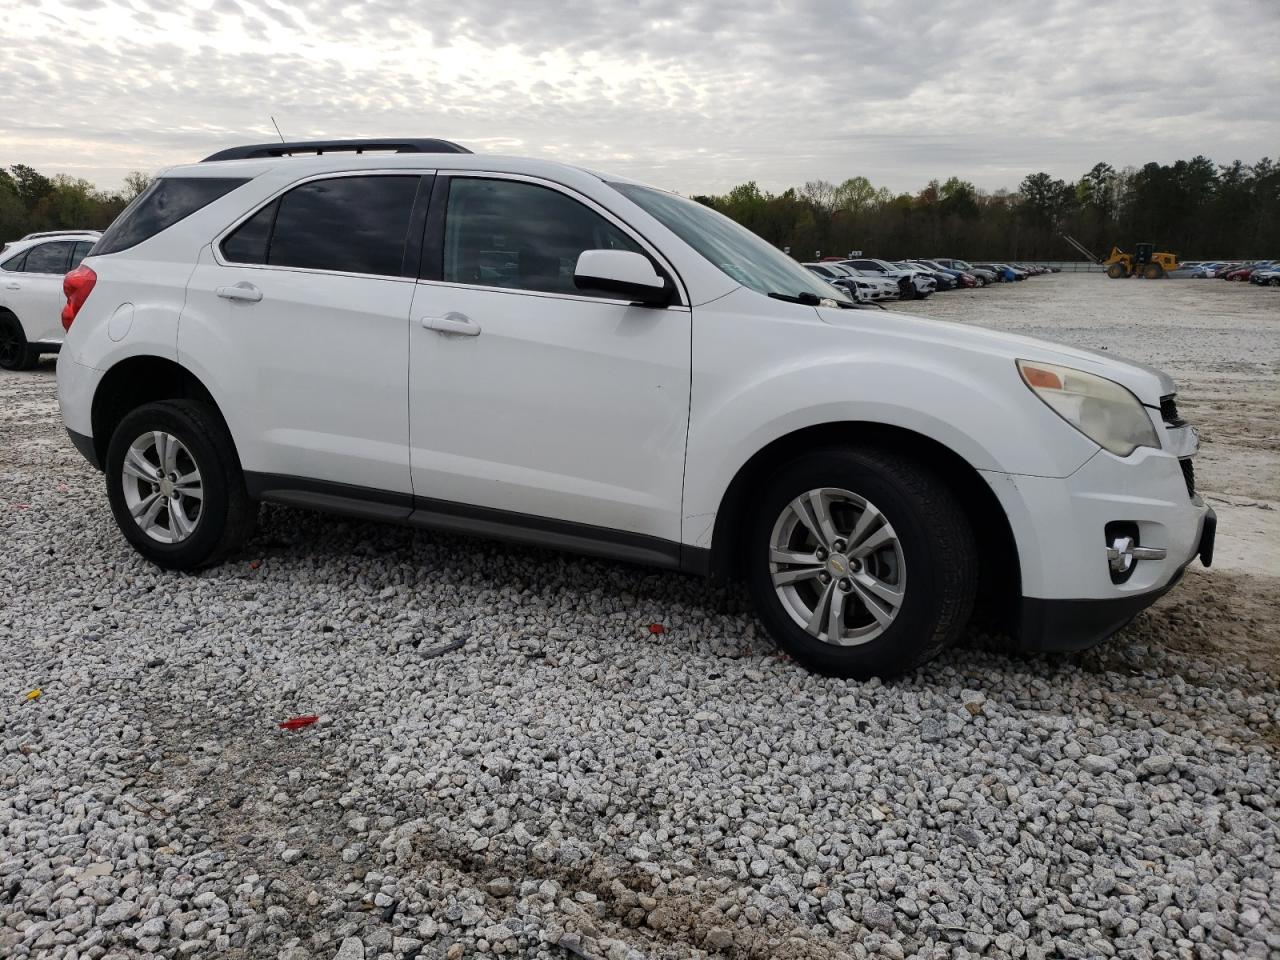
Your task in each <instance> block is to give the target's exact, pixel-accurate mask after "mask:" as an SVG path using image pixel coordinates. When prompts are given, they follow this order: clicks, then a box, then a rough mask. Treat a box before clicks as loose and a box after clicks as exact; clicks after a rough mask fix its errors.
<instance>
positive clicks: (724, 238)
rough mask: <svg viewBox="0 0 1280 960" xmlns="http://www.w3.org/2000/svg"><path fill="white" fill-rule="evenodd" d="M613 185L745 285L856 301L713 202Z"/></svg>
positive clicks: (630, 185) (771, 291)
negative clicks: (720, 211)
mask: <svg viewBox="0 0 1280 960" xmlns="http://www.w3.org/2000/svg"><path fill="white" fill-rule="evenodd" d="M610 186H612V187H613V188H614V189H615V190H617V191H618V192H619V193H621V194H622V195H623V196H625V197H626V198H627V199H628V200H631V201H632V202H633V203H635V204H636V205H637V206H639V207H641V208H642V209H643V210H644V211H645V212H646V213H648V214H649V215H650V216H652V217H653V218H654V219H655V220H657V221H658V222H659V223H661V224H662V225H663V226H664V227H666V228H667V229H668V230H670V231H671V232H672V233H674V234H675V235H676V236H677V237H679V238H680V239H681V240H683V241H684V242H685V243H687V244H688V245H689V246H691V247H693V249H694V250H696V251H697V252H698V253H700V254H701V255H702V256H703V257H705V258H706V259H707V260H709V261H711V263H713V264H715V266H717V267H718V268H720V270H722V271H724V272H725V273H726V274H728V275H729V276H730V277H732V278H733V279H734V280H736V281H738V283H740V284H742V285H743V286H744V287H750V288H751V289H752V290H755V291H757V292H759V293H764V294H781V295H782V296H786V297H797V296H800V295H802V294H811V295H813V296H817V297H822V298H824V299H828V300H840V301H843V302H845V303H851V302H852V301H850V300H849V298H848V296H847V295H846V294H845V293H844V292H843V291H841V290H840V289H839V288H838V287H833V286H831V285H830V284H829V283H827V282H826V281H824V280H822V279H821V278H820V277H818V276H816V275H815V274H813V273H811V272H810V271H808V270H806V269H805V268H804V267H802V266H800V264H798V263H796V262H795V261H794V260H792V259H791V258H790V257H788V256H787V255H786V254H785V253H783V252H782V251H781V250H778V249H777V248H775V247H773V246H771V245H770V244H768V243H766V242H765V241H764V240H761V239H760V238H759V237H758V236H756V235H755V234H754V233H752V232H751V231H750V230H748V229H747V228H746V227H742V226H739V225H738V224H737V223H734V222H733V221H732V220H730V219H729V218H728V217H726V216H724V215H723V214H720V213H717V212H716V211H714V210H712V209H711V208H710V207H706V206H703V205H702V204H700V203H697V202H695V201H693V200H686V199H685V198H684V197H678V196H676V195H675V194H674V193H667V192H665V191H663V190H655V189H653V188H652V187H642V186H639V185H637V184H633V183H613V184H610Z"/></svg>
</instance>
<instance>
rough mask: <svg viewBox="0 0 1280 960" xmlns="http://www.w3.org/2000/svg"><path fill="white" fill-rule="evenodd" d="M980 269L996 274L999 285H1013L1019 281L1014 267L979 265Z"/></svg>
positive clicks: (992, 264)
mask: <svg viewBox="0 0 1280 960" xmlns="http://www.w3.org/2000/svg"><path fill="white" fill-rule="evenodd" d="M977 266H978V268H979V269H981V270H990V271H991V272H992V273H993V274H995V278H996V282H997V283H1013V281H1015V280H1017V279H1018V277H1017V275H1016V274H1015V273H1014V272H1013V267H1011V266H1009V265H1008V264H1004V263H979V264H978V265H977Z"/></svg>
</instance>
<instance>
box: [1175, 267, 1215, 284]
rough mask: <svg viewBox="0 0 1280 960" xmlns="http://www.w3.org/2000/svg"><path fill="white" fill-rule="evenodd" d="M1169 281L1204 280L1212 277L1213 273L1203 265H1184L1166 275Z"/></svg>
mask: <svg viewBox="0 0 1280 960" xmlns="http://www.w3.org/2000/svg"><path fill="white" fill-rule="evenodd" d="M1166 276H1167V277H1169V278H1170V279H1171V280H1204V279H1206V278H1209V277H1212V276H1213V271H1212V270H1210V269H1209V268H1208V267H1206V266H1204V265H1203V264H1190V263H1184V264H1182V266H1180V267H1178V268H1177V269H1176V270H1170V271H1169V272H1168V273H1167V274H1166Z"/></svg>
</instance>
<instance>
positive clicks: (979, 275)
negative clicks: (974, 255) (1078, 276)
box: [930, 257, 999, 286]
mask: <svg viewBox="0 0 1280 960" xmlns="http://www.w3.org/2000/svg"><path fill="white" fill-rule="evenodd" d="M930 262H931V263H940V264H942V266H944V267H950V268H951V269H952V270H963V271H964V272H965V273H967V274H970V275H971V276H973V277H974V278H975V279H977V280H979V281H980V284H979V285H980V286H986V285H987V284H988V283H995V282H996V281H997V280H998V279H999V278H998V277H997V276H996V272H995V271H994V270H988V269H987V268H986V267H978V266H974V265H973V264H972V263H969V262H968V261H967V260H952V259H950V258H947V257H943V258H939V257H933V258H932V259H931V261H930Z"/></svg>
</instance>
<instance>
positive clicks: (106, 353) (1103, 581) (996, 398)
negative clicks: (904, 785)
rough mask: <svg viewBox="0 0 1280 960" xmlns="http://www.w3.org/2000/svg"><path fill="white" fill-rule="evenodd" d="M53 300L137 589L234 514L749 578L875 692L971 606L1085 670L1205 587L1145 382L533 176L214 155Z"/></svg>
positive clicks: (426, 163)
mask: <svg viewBox="0 0 1280 960" xmlns="http://www.w3.org/2000/svg"><path fill="white" fill-rule="evenodd" d="M378 148H382V149H383V151H384V152H380V153H379V152H375V151H376V150H377V149H378ZM357 149H358V150H360V151H363V152H354V151H355V150H357ZM306 150H309V151H310V152H311V153H313V154H316V153H317V152H318V151H322V152H321V153H319V154H318V155H312V156H298V155H297V154H300V153H302V152H304V151H306ZM391 151H398V152H391ZM282 153H284V154H293V155H290V156H279V155H278V154H282ZM67 291H68V304H67V308H66V312H65V314H64V322H65V323H66V324H67V325H68V327H69V332H68V334H67V338H66V343H65V345H64V347H63V351H62V355H61V357H60V358H59V362H58V394H59V400H60V403H61V408H62V415H63V417H64V419H65V421H66V426H67V428H68V430H69V432H70V434H71V438H72V440H73V441H74V443H75V445H76V446H77V448H79V450H80V451H81V452H82V453H83V454H84V455H85V456H86V457H87V458H88V459H89V460H90V461H91V462H92V463H93V464H95V465H99V466H101V467H102V468H103V469H104V470H105V473H106V480H107V494H108V498H109V500H110V503H111V508H112V510H113V512H114V513H115V516H116V519H117V521H118V522H119V525H120V529H121V530H122V531H123V533H124V535H125V537H126V538H127V539H128V540H129V541H130V542H131V543H132V544H133V545H134V546H135V547H136V548H137V550H138V551H139V552H140V553H142V554H143V555H144V556H145V557H147V558H148V559H150V560H151V561H153V562H155V563H157V564H159V565H160V566H162V567H167V568H176V569H192V568H197V567H202V566H205V565H207V564H211V563H214V562H216V561H218V560H219V559H220V558H221V557H223V556H225V555H226V554H227V552H228V551H230V550H232V549H233V548H234V547H235V546H236V545H237V544H238V543H239V542H240V541H241V539H242V538H243V537H244V536H245V535H246V533H247V532H248V531H249V529H250V526H251V524H252V520H253V517H254V515H255V512H256V511H255V501H259V500H268V501H273V502H276V503H283V504H289V505H292V506H295V507H311V508H315V509H318V510H325V511H330V512H333V513H339V514H348V515H352V516H358V517H366V518H371V519H377V520H385V521H394V522H401V523H409V524H415V525H420V526H424V527H432V528H439V529H445V530H452V531H469V532H472V533H476V534H480V535H483V536H487V537H493V538H500V539H506V540H511V541H518V542H524V543H533V544H541V545H544V546H549V547H556V548H563V549H566V550H574V551H579V552H583V553H590V554H597V555H602V556H606V557H611V558H614V559H618V560H626V561H633V562H637V563H644V564H652V565H655V566H660V567H669V568H677V569H681V570H686V571H691V572H696V573H701V574H714V575H717V576H734V575H737V576H741V577H743V578H745V580H746V582H747V583H748V584H749V587H750V590H751V592H752V594H753V596H754V598H755V601H756V603H757V606H758V610H759V614H760V617H761V619H762V620H763V621H764V623H765V624H766V625H767V626H768V628H769V630H770V632H771V633H772V635H773V636H774V637H775V638H776V639H777V641H778V643H779V644H781V646H782V647H784V648H785V649H786V650H787V651H789V652H790V653H791V654H792V655H794V657H795V658H796V659H797V660H799V661H801V662H802V663H803V664H805V665H807V666H809V667H811V668H814V669H817V670H821V671H824V672H828V673H832V674H838V675H846V676H868V675H872V674H878V675H888V674H893V673H897V672H901V671H903V670H907V669H909V668H911V667H913V666H914V665H916V664H919V663H921V662H922V661H924V660H926V659H927V658H929V657H931V656H933V655H934V654H936V653H937V652H938V651H939V650H941V649H942V648H943V647H945V646H946V645H947V644H948V643H950V642H951V641H952V640H954V639H955V638H956V637H957V636H958V635H959V634H960V633H961V631H962V630H963V629H964V627H965V624H966V621H968V619H969V617H970V613H971V611H972V610H973V608H974V604H975V600H977V599H979V598H982V599H983V600H985V601H986V602H987V603H988V604H990V605H992V607H993V609H997V610H1003V611H1004V612H1006V613H1008V614H1009V615H1010V624H1011V627H1012V631H1013V632H1014V634H1015V635H1016V636H1018V637H1019V638H1020V641H1021V643H1022V644H1023V645H1025V646H1026V647H1029V648H1034V649H1051V648H1056V649H1062V648H1070V647H1076V646H1081V645H1084V644H1088V643H1091V642H1094V641H1097V640H1099V639H1101V638H1102V637H1105V636H1107V635H1108V634H1110V633H1112V632H1114V631H1115V630H1116V629H1118V628H1119V627H1120V626H1122V625H1123V624H1124V623H1126V622H1127V621H1128V620H1129V619H1130V618H1131V617H1132V616H1133V615H1134V614H1135V613H1137V612H1138V611H1139V610H1141V609H1143V608H1144V607H1146V606H1147V605H1148V604H1150V603H1151V602H1152V601H1153V600H1154V599H1155V598H1156V597H1157V596H1159V595H1160V594H1161V593H1163V592H1164V591H1165V590H1167V589H1168V588H1169V587H1170V586H1172V585H1173V583H1174V582H1175V581H1176V580H1177V579H1178V577H1179V575H1180V574H1181V572H1182V570H1183V568H1184V567H1185V566H1186V565H1187V564H1188V563H1190V562H1191V560H1192V559H1193V558H1194V557H1196V556H1197V554H1199V555H1200V557H1201V559H1202V560H1203V561H1204V562H1206V563H1207V562H1208V561H1209V559H1210V556H1211V550H1212V544H1213V532H1214V521H1213V513H1212V511H1210V510H1209V509H1208V508H1207V507H1206V506H1205V505H1204V503H1203V502H1202V501H1201V499H1200V498H1199V497H1198V496H1197V495H1196V494H1195V491H1194V489H1193V486H1192V480H1191V477H1192V473H1191V466H1190V463H1191V461H1190V458H1191V456H1192V455H1193V454H1194V453H1195V451H1196V446H1197V441H1196V437H1195V434H1194V433H1193V431H1192V430H1191V428H1190V427H1188V426H1187V425H1186V424H1185V423H1183V421H1182V420H1180V419H1179V418H1178V416H1177V413H1176V411H1175V409H1174V406H1173V393H1174V386H1173V383H1172V382H1171V381H1170V380H1169V378H1168V377H1167V376H1165V375H1164V374H1162V373H1159V372H1157V371H1155V370H1151V369H1148V368H1146V367H1142V366H1139V365H1136V364H1132V363H1125V362H1122V361H1119V360H1116V359H1115V358H1114V357H1110V356H1104V355H1100V354H1097V353H1093V352H1089V351H1085V350H1078V349H1073V348H1070V347H1065V346H1061V345H1057V344H1052V343H1045V342H1041V341H1038V340H1032V339H1027V338H1023V337H1016V336H1009V335H1005V334H999V333H994V332H991V331H988V330H983V329H978V328H974V327H970V326H961V325H959V324H951V323H945V322H939V321H933V320H924V319H918V318H915V317H908V316H902V315H900V314H892V313H886V312H884V311H882V310H877V309H867V308H858V307H856V306H855V305H854V304H853V303H852V302H850V301H847V300H844V299H842V294H841V293H840V292H839V291H837V290H835V289H834V288H833V287H831V286H830V285H829V284H827V283H826V282H824V281H823V280H821V279H819V278H817V277H815V276H814V275H813V274H811V273H810V272H809V271H807V270H805V269H804V267H802V266H801V265H800V264H798V263H796V262H794V261H792V260H791V259H789V258H788V257H786V256H784V255H783V254H782V253H780V252H779V251H777V250H776V249H774V248H773V247H771V246H770V245H769V244H767V243H765V242H764V241H762V240H760V239H759V238H758V237H756V236H755V235H754V234H752V233H750V232H748V231H747V230H745V229H743V228H741V227H739V226H738V225H736V224H735V223H733V222H731V221H730V220H728V219H726V218H725V217H722V216H720V215H719V214H717V213H715V212H714V211H712V210H710V209H709V208H707V207H704V206H701V205H700V204H697V203H695V202H692V201H690V200H686V199H683V198H681V197H679V196H676V195H674V194H671V193H665V192H663V191H661V190H656V189H653V188H651V187H646V186H642V185H640V184H638V183H633V182H630V181H626V180H623V179H620V178H615V177H608V176H603V175H601V174H598V173H592V172H589V171H587V170H582V169H578V168H576V167H571V166H565V165H562V164H559V163H550V162H546V161H540V160H528V159H514V158H509V157H495V156H477V155H473V154H471V153H468V152H466V151H464V150H462V148H460V147H457V146H456V145H454V144H450V143H447V142H443V141H403V142H397V143H370V142H366V141H356V142H351V141H337V142H324V143H313V144H286V145H280V144H276V145H274V146H270V147H244V148H236V149H233V150H229V151H224V152H223V153H221V154H217V155H215V156H214V157H211V158H209V160H208V161H206V162H203V163H198V164H193V165H189V166H182V167H177V168H174V169H172V170H169V171H168V172H166V173H165V174H163V175H162V176H161V177H160V178H159V179H158V180H156V182H155V183H154V184H153V185H152V186H151V187H150V188H149V189H148V190H147V192H145V193H144V194H143V195H142V196H141V197H140V198H139V199H138V200H137V201H136V202H135V203H134V204H133V205H132V206H131V207H130V208H129V209H128V210H127V211H125V212H124V213H123V214H121V216H120V217H119V219H118V220H117V221H116V222H115V223H114V224H113V225H112V226H111V228H110V229H109V230H108V231H107V232H106V234H105V235H104V236H103V237H102V239H101V240H100V241H99V243H98V245H97V246H96V247H95V248H94V250H93V252H92V254H91V255H90V256H89V257H88V259H86V260H85V262H84V263H83V264H82V265H81V267H80V268H79V269H78V270H76V271H74V272H73V273H72V274H71V275H70V276H69V277H68V278H67Z"/></svg>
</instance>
